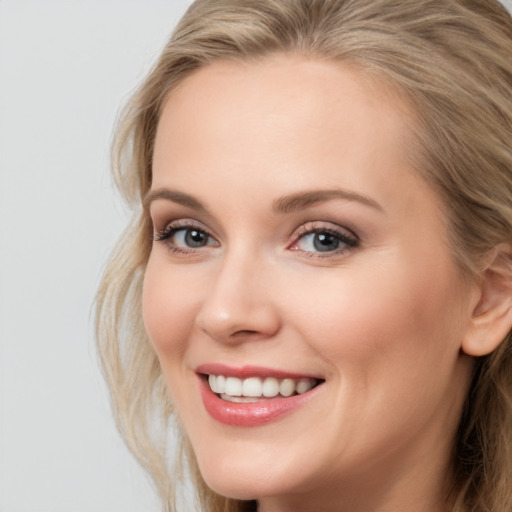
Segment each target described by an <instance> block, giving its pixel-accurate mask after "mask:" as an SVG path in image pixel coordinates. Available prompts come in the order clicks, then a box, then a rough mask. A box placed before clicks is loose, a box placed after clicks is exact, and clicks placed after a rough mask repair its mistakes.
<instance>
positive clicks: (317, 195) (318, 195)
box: [272, 189, 384, 213]
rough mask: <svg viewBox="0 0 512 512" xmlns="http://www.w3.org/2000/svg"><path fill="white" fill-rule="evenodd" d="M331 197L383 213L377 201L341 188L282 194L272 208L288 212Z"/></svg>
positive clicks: (328, 199) (277, 211)
mask: <svg viewBox="0 0 512 512" xmlns="http://www.w3.org/2000/svg"><path fill="white" fill-rule="evenodd" d="M333 199H343V200H345V201H356V202H358V203H362V204H363V205H365V206H369V207H371V208H373V209H375V210H377V211H379V212H381V213H384V208H382V206H381V205H380V204H379V203H377V201H375V200H373V199H371V198H370V197H366V196H363V195H361V194H358V193H357V192H352V191H349V190H343V189H327V190H312V191H308V192H297V193H294V194H290V195H287V196H283V197H280V198H279V199H276V200H275V201H274V202H273V204H272V210H273V211H274V212H276V213H289V212H293V211H297V210H303V209H305V208H308V207H309V206H314V205H315V204H318V203H324V202H326V201H332V200H333Z"/></svg>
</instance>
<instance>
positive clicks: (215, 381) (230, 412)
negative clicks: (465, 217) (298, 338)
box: [196, 364, 325, 427]
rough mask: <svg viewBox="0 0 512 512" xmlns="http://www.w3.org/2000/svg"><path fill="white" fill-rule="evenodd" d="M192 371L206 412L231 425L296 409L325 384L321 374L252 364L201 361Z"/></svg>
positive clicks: (256, 423) (260, 421) (260, 420)
mask: <svg viewBox="0 0 512 512" xmlns="http://www.w3.org/2000/svg"><path fill="white" fill-rule="evenodd" d="M196 374H197V376H198V379H199V388H200V393H201V398H202V401H203V405H204V408H205V410H206V412H207V413H208V414H209V415H210V416H211V417H212V418H213V419H214V420H216V421H218V422H219V423H223V424H225V425H230V426H235V427H257V426H262V425H266V424H268V423H270V422H273V421H275V420H277V419H279V418H281V417H283V416H285V415H288V414H289V413H292V412H293V411H296V410H298V409H300V408H301V407H302V406H303V405H305V404H307V403H308V402H309V401H310V400H311V399H313V398H314V397H315V396H317V395H318V393H319V392H320V391H321V389H323V388H324V387H325V386H323V384H324V383H325V380H324V379H321V378H316V377H313V376H307V375H298V374H292V373H288V372H281V371H278V370H270V369H264V368H255V367H244V368H241V369H234V368H229V367H226V366H224V365H218V364H214V365H203V366H201V367H199V368H197V369H196Z"/></svg>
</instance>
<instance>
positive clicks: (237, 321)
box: [196, 255, 281, 343]
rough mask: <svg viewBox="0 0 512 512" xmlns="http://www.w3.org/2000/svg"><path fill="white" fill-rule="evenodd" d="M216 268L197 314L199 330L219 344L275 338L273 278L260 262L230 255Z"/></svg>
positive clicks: (278, 324)
mask: <svg viewBox="0 0 512 512" xmlns="http://www.w3.org/2000/svg"><path fill="white" fill-rule="evenodd" d="M219 267H220V268H219V269H218V271H217V273H216V274H215V276H214V279H213V283H208V284H209V285H210V287H209V289H207V290H206V292H205V296H204V301H203V303H202V305H201V307H200V309H199V311H198V314H197V317H196V324H197V325H198V327H199V328H200V329H201V330H202V331H203V332H205V333H206V334H207V335H208V336H210V337H211V338H213V339H215V340H216V341H218V342H221V343H241V342H244V341H247V340H259V339H269V338H271V337H273V336H275V334H276V333H277V332H278V331H279V329H280V327H281V320H280V315H279V312H278V309H277V307H276V305H275V303H274V301H273V300H272V299H273V292H272V282H271V281H272V277H271V275H270V273H269V272H267V271H266V270H265V266H264V265H262V264H261V261H254V260H251V261H248V258H243V257H237V256H236V255H233V256H232V257H231V258H230V259H226V260H225V261H224V262H223V263H222V265H220V266H219Z"/></svg>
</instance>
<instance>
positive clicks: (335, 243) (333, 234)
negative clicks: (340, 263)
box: [290, 223, 359, 256]
mask: <svg viewBox="0 0 512 512" xmlns="http://www.w3.org/2000/svg"><path fill="white" fill-rule="evenodd" d="M358 244H359V240H358V238H357V237H356V236H355V235H354V234H352V233H351V232H348V230H341V228H332V227H326V226H318V225H316V226H315V225H314V223H313V225H311V224H308V225H305V226H303V227H302V228H300V229H299V231H298V233H297V235H296V241H295V242H294V243H293V245H292V246H291V247H290V249H291V250H293V251H302V252H305V253H312V254H314V253H323V254H324V255H325V256H329V255H339V254H341V253H344V252H346V251H349V250H350V249H352V248H354V247H357V246H358Z"/></svg>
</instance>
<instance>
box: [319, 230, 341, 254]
mask: <svg viewBox="0 0 512 512" xmlns="http://www.w3.org/2000/svg"><path fill="white" fill-rule="evenodd" d="M313 245H314V246H315V249H316V250H317V251H320V252H327V251H333V250H335V249H337V248H338V246H339V245H340V241H339V240H338V238H336V237H335V236H334V235H329V234H327V233H317V234H316V235H315V238H314V240H313Z"/></svg>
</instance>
